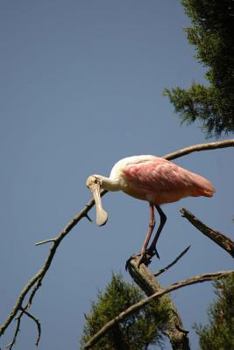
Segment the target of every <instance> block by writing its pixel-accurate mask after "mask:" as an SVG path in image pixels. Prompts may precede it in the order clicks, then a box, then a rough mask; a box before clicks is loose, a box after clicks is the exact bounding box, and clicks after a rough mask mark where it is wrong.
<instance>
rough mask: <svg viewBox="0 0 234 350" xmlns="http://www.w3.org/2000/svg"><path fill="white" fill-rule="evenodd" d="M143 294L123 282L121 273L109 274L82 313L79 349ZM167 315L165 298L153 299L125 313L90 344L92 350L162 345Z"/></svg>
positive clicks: (144, 348) (143, 349)
mask: <svg viewBox="0 0 234 350" xmlns="http://www.w3.org/2000/svg"><path fill="white" fill-rule="evenodd" d="M143 297H144V294H143V293H142V292H141V290H140V289H139V288H138V287H136V286H134V285H133V284H131V283H128V282H125V281H124V280H123V277H122V275H121V274H113V275H112V280H111V282H110V283H109V284H108V285H107V287H106V289H105V290H104V291H102V292H99V293H98V295H97V300H96V301H95V302H93V303H92V305H91V310H90V312H89V313H88V314H87V315H85V318H86V323H85V326H84V329H83V336H82V340H81V349H82V348H83V347H84V344H85V343H86V342H87V341H88V340H89V339H90V337H92V336H93V335H94V334H96V332H97V331H98V330H100V328H101V327H103V326H104V325H105V324H106V323H107V322H108V321H110V320H111V319H112V318H114V317H115V316H117V315H118V314H119V313H120V312H121V311H124V310H125V309H126V308H128V307H129V306H131V305H133V304H134V303H136V302H138V301H140V300H141V299H142V298H143ZM168 315H169V310H168V304H167V302H166V299H165V300H163V299H162V300H161V301H160V302H157V303H156V302H153V303H151V304H150V305H147V306H145V307H144V308H143V309H141V310H140V311H138V312H137V313H135V314H133V315H131V316H129V317H128V318H127V319H125V320H124V321H122V322H121V323H120V324H118V325H117V326H116V327H114V328H113V329H112V330H111V331H110V332H109V333H108V334H107V335H106V336H104V337H103V338H102V339H100V341H99V342H98V343H97V344H96V345H94V346H93V347H92V349H93V350H113V349H117V350H118V349H119V350H147V349H148V347H149V346H150V345H156V344H157V345H158V346H159V347H161V346H162V344H163V331H164V327H165V323H166V320H167V317H168Z"/></svg>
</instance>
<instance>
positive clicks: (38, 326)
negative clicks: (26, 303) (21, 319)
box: [22, 310, 41, 346]
mask: <svg viewBox="0 0 234 350" xmlns="http://www.w3.org/2000/svg"><path fill="white" fill-rule="evenodd" d="M22 311H23V313H24V314H25V315H27V316H28V317H29V318H31V320H33V321H34V322H35V324H36V327H37V338H36V342H35V345H36V346H38V345H39V342H40V338H41V323H40V321H39V320H38V319H37V318H36V317H35V316H33V315H32V314H31V313H29V312H28V311H26V310H22Z"/></svg>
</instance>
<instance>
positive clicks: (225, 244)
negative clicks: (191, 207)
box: [180, 208, 234, 258]
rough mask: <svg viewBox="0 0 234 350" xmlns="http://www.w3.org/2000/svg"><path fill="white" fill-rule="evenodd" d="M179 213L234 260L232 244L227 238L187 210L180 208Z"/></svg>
mask: <svg viewBox="0 0 234 350" xmlns="http://www.w3.org/2000/svg"><path fill="white" fill-rule="evenodd" d="M180 212H181V214H182V216H183V217H185V218H186V219H187V220H188V221H189V222H190V223H191V224H192V225H193V226H195V227H196V228H197V229H198V230H199V231H200V232H202V233H203V234H204V235H205V236H206V237H208V238H210V239H211V240H212V241H213V242H215V243H216V244H218V245H219V246H220V247H221V248H223V249H224V250H226V252H228V253H229V254H230V255H231V256H232V257H233V258H234V242H233V241H232V240H231V239H230V238H229V237H227V236H225V235H224V234H223V233H221V232H219V231H215V230H213V229H212V228H210V227H209V226H207V225H205V224H204V223H203V222H202V221H200V220H199V219H198V218H196V216H195V215H193V214H192V213H191V212H190V211H188V210H187V209H185V208H182V209H181V210H180Z"/></svg>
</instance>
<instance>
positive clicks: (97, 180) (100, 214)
mask: <svg viewBox="0 0 234 350" xmlns="http://www.w3.org/2000/svg"><path fill="white" fill-rule="evenodd" d="M86 186H87V187H88V189H89V190H90V191H91V193H92V195H93V199H94V202H95V205H96V223H97V225H98V226H103V225H105V223H106V222H107V220H108V214H107V212H106V211H105V210H104V209H103V207H102V201H101V189H102V179H101V176H99V175H91V176H89V177H88V178H87V180H86Z"/></svg>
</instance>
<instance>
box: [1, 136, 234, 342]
mask: <svg viewBox="0 0 234 350" xmlns="http://www.w3.org/2000/svg"><path fill="white" fill-rule="evenodd" d="M224 147H234V140H225V141H219V142H211V143H206V144H199V145H194V146H190V147H186V148H184V149H182V150H178V151H175V152H172V153H169V154H167V155H165V156H164V158H165V159H168V160H170V159H175V158H178V157H182V156H184V155H186V154H189V153H192V152H197V151H204V150H213V149H218V148H224ZM106 193H107V191H102V192H101V195H102V196H103V195H105V194H106ZM93 206H94V201H93V199H92V200H90V201H89V202H88V203H87V204H86V205H85V206H84V208H83V209H82V210H81V211H80V212H79V213H78V214H76V215H75V216H74V218H72V219H71V221H70V222H69V223H68V224H67V225H66V227H65V228H64V229H63V230H62V231H61V232H60V233H59V234H58V235H57V236H56V237H54V238H51V239H47V240H44V241H41V242H38V243H37V245H40V244H45V243H51V248H50V251H49V253H48V256H47V258H46V259H45V262H44V264H43V265H42V267H41V268H40V269H39V270H38V272H36V273H35V275H34V276H33V277H32V278H31V279H30V280H29V281H28V282H27V283H26V284H25V286H24V287H23V289H22V290H21V292H20V293H19V296H18V298H17V300H16V303H15V305H14V306H13V308H12V310H11V312H10V314H9V315H8V317H7V318H6V320H5V321H4V322H3V323H2V324H1V325H0V337H1V336H2V335H3V334H4V333H5V331H6V329H7V328H8V326H9V325H10V324H11V322H12V321H13V320H14V319H15V318H17V317H19V316H20V313H22V309H24V310H26V311H27V312H28V311H29V309H30V307H31V304H32V302H33V299H34V296H35V295H36V293H37V291H38V289H39V288H40V286H41V284H42V281H43V279H44V277H45V275H46V273H47V271H48V270H49V268H50V266H51V263H52V261H53V258H54V255H55V253H56V251H57V249H58V247H59V245H60V243H61V242H62V240H63V239H64V238H65V237H66V236H67V235H68V233H69V232H70V231H71V230H72V229H73V228H74V227H75V226H76V225H77V224H78V223H79V221H80V220H81V219H83V218H87V219H88V220H89V221H90V217H89V216H88V212H89V211H90V209H91V208H92V207H93ZM27 300H28V301H27ZM23 304H26V305H25V306H24V305H23ZM18 314H19V315H18ZM23 314H24V313H23ZM23 314H22V315H21V316H20V318H19V325H20V320H21V317H22V316H23ZM17 315H18V316H17ZM18 332H19V330H18V331H17V332H15V340H16V337H17V335H18ZM15 340H14V344H15ZM14 344H13V345H14Z"/></svg>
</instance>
